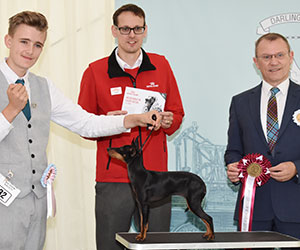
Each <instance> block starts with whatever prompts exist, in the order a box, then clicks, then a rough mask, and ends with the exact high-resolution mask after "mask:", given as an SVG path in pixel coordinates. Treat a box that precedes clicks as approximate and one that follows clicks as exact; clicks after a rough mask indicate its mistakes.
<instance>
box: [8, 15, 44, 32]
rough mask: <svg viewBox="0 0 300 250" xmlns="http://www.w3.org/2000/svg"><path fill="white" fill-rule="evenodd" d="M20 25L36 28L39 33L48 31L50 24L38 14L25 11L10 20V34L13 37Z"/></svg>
mask: <svg viewBox="0 0 300 250" xmlns="http://www.w3.org/2000/svg"><path fill="white" fill-rule="evenodd" d="M20 24H26V25H28V26H31V27H35V28H36V29H38V30H39V31H45V32H46V31H47V29H48V22H47V19H46V17H45V16H44V15H43V14H41V13H38V12H33V11H23V12H20V13H18V14H16V15H14V16H12V17H10V18H9V27H8V34H9V35H10V36H13V35H14V33H15V31H16V28H17V27H18V26H19V25H20Z"/></svg>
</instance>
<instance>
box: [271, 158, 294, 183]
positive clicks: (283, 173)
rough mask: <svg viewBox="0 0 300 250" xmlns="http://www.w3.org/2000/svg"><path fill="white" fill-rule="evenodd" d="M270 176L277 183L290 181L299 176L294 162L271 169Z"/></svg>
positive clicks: (283, 163) (284, 163)
mask: <svg viewBox="0 0 300 250" xmlns="http://www.w3.org/2000/svg"><path fill="white" fill-rule="evenodd" d="M270 172H271V173H270V176H271V177H272V178H273V179H275V180H276V181H281V182H283V181H288V180H290V179H292V178H293V177H294V176H295V175H296V174H297V169H296V166H295V164H294V163H293V162H291V161H287V162H282V163H280V164H278V165H276V166H274V167H271V168H270Z"/></svg>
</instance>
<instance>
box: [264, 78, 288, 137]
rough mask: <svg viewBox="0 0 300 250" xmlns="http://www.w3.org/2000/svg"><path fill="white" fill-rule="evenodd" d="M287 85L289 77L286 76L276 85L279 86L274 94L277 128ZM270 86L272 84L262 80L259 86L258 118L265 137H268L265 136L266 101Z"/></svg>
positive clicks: (284, 101)
mask: <svg viewBox="0 0 300 250" xmlns="http://www.w3.org/2000/svg"><path fill="white" fill-rule="evenodd" d="M289 85H290V80H289V78H287V79H286V80H285V81H283V82H282V83H280V84H279V85H278V86H277V88H279V90H280V91H279V92H278V93H277V94H276V101H277V117H278V126H279V128H280V125H281V121H282V116H283V112H284V108H285V103H286V98H287V94H288V89H289ZM271 88H273V86H272V85H270V84H269V83H267V82H266V81H264V80H263V83H262V88H261V99H260V120H261V125H262V128H263V131H264V134H265V137H266V139H267V138H268V137H267V110H268V101H269V98H270V96H271V91H270V90H271Z"/></svg>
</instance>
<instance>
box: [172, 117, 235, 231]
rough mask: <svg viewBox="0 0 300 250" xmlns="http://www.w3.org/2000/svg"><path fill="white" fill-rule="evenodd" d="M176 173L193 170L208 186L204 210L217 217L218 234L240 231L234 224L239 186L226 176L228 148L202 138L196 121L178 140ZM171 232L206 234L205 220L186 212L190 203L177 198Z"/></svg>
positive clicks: (173, 209) (174, 198)
mask: <svg viewBox="0 0 300 250" xmlns="http://www.w3.org/2000/svg"><path fill="white" fill-rule="evenodd" d="M174 145H175V152H176V171H189V172H193V173H195V174H197V175H199V176H200V177H201V178H202V179H203V181H204V182H205V184H206V187H207V194H206V197H205V200H204V202H203V208H204V210H205V211H206V212H207V213H208V214H209V215H210V216H212V217H213V219H214V226H215V230H216V231H219V232H221V231H223V232H225V231H236V225H235V224H234V221H233V212H234V208H235V202H236V196H237V190H238V187H237V186H234V185H232V184H231V183H230V182H229V180H228V179H227V176H226V170H225V164H224V160H223V159H224V152H225V146H223V145H215V144H213V143H212V142H210V141H209V140H208V139H207V138H205V137H203V136H202V135H200V133H199V132H198V125H197V123H196V122H193V123H192V126H191V127H189V128H187V129H185V130H183V131H182V132H181V134H179V135H178V136H177V137H176V138H175V139H174ZM172 202H173V206H172V222H171V231H174V232H180V231H183V232H187V231H188V232H190V231H191V232H197V231H205V226H204V224H203V223H202V222H201V220H200V219H199V218H198V217H197V216H195V215H194V214H193V213H192V212H190V211H189V212H187V213H185V209H186V201H185V200H184V198H182V197H179V196H174V197H173V200H172Z"/></svg>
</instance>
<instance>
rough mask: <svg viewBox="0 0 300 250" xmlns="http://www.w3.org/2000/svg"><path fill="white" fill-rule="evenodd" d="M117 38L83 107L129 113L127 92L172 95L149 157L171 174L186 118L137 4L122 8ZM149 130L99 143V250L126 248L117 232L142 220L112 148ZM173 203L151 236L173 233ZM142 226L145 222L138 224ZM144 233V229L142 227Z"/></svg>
mask: <svg viewBox="0 0 300 250" xmlns="http://www.w3.org/2000/svg"><path fill="white" fill-rule="evenodd" d="M111 29H112V34H113V36H114V37H115V38H117V40H118V47H117V48H115V50H114V51H113V52H112V54H111V55H110V56H109V57H105V58H103V59H100V60H98V61H95V62H93V63H91V64H90V65H89V67H88V68H87V69H86V71H85V72H84V74H83V77H82V81H81V89H80V95H79V100H78V103H79V104H80V105H81V106H82V107H83V108H84V109H86V110H87V111H88V112H91V113H95V114H98V115H99V114H111V115H119V114H125V113H126V111H122V110H121V107H122V102H123V97H124V92H125V88H126V87H134V88H139V89H144V90H151V91H156V92H160V93H164V94H166V102H165V108H164V110H165V111H164V112H161V113H160V114H161V116H162V121H161V127H162V129H160V130H158V131H155V132H153V133H152V135H151V138H150V139H149V141H148V142H147V144H146V147H145V149H144V152H143V161H144V165H145V167H146V168H147V169H150V170H155V171H167V170H168V169H167V164H168V159H167V139H166V135H171V134H173V133H174V132H175V131H176V130H177V129H178V128H179V127H180V124H181V122H182V118H183V116H184V111H183V106H182V102H181V98H180V94H179V91H178V87H177V83H176V80H175V77H174V74H173V72H172V70H171V67H170V65H169V63H168V61H167V60H166V59H165V57H164V56H161V55H157V54H153V53H146V52H145V51H144V50H143V49H142V44H143V40H144V38H145V37H146V34H147V25H146V23H145V13H144V11H143V10H142V9H141V8H139V7H138V6H136V5H133V4H127V5H124V6H122V7H120V8H119V9H118V10H116V12H115V13H114V15H113V25H112V28H111ZM149 132H150V131H149V130H147V129H145V128H135V129H131V133H127V134H124V133H123V134H122V135H117V136H110V137H105V138H99V139H97V171H96V182H97V184H96V209H95V210H96V240H97V249H98V250H107V249H109V250H114V249H123V248H122V247H121V246H120V245H119V244H118V243H116V242H115V233H117V232H124V231H128V230H129V228H130V225H131V219H132V217H133V216H134V217H135V218H137V219H138V216H137V211H135V201H134V198H133V196H132V193H131V192H132V191H131V187H130V184H129V179H128V175H127V169H126V165H125V164H123V163H122V162H120V161H118V160H116V159H110V158H109V156H108V154H107V148H108V147H119V146H123V145H125V144H130V143H131V141H132V139H133V138H136V137H138V136H141V138H142V142H144V141H145V140H146V138H147V136H148V135H149ZM170 215H171V199H170V198H168V199H167V200H165V201H164V202H162V203H161V204H157V205H156V206H154V207H153V208H151V210H150V215H149V231H169V227H170ZM136 225H137V226H138V225H139V223H138V221H137V223H136ZM138 229H139V228H138Z"/></svg>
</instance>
